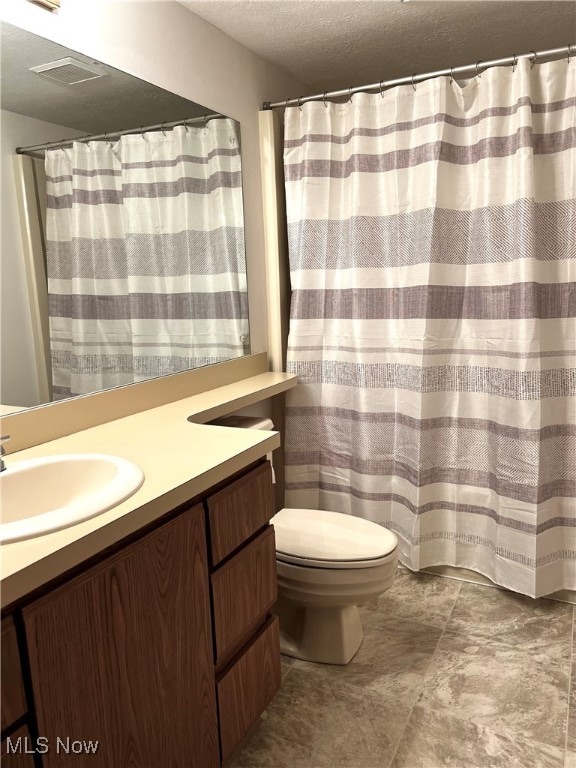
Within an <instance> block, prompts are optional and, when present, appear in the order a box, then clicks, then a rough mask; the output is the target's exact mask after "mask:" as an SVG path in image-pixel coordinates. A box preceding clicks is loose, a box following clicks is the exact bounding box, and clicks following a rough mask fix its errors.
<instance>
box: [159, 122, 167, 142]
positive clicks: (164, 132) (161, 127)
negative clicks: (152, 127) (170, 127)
mask: <svg viewBox="0 0 576 768" xmlns="http://www.w3.org/2000/svg"><path fill="white" fill-rule="evenodd" d="M160 130H161V131H162V136H164V138H166V131H165V130H164V123H160Z"/></svg>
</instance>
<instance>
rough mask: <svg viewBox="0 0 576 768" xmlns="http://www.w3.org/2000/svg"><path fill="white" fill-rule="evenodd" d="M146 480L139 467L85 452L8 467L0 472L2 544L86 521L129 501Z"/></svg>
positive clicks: (0, 536) (9, 464) (0, 542)
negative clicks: (126, 500)
mask: <svg viewBox="0 0 576 768" xmlns="http://www.w3.org/2000/svg"><path fill="white" fill-rule="evenodd" d="M143 482H144V473H143V472H142V470H141V469H140V467H139V466H137V465H136V464H133V463H132V462H130V461H126V459H120V458H118V457H117V456H106V455H104V454H98V453H84V454H72V455H61V456H51V457H48V458H42V459H29V460H28V461H16V462H14V463H13V464H11V463H10V457H9V456H8V457H7V459H6V469H5V470H4V471H3V472H2V473H0V502H1V507H0V519H1V524H0V544H8V543H9V542H12V541H21V540H23V539H31V538H33V537H35V536H42V535H43V534H44V533H49V532H51V531H58V530H60V529H62V528H68V527H69V526H71V525H75V524H76V523H80V522H82V521H83V520H88V519H89V518H91V517H95V516H96V515H100V514H102V512H106V510H108V509H111V508H112V507H115V506H116V505H117V504H120V502H122V501H124V500H125V499H127V498H128V497H129V496H131V495H132V494H133V493H135V492H136V491H137V490H138V488H140V486H141V485H142V483H143Z"/></svg>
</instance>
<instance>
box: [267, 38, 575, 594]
mask: <svg viewBox="0 0 576 768" xmlns="http://www.w3.org/2000/svg"><path fill="white" fill-rule="evenodd" d="M575 53H576V51H575V49H574V46H565V47H562V48H558V49H554V50H547V51H531V52H529V53H526V54H522V55H511V56H510V57H507V58H505V59H499V60H495V61H490V62H478V63H476V64H473V65H470V66H462V67H454V68H448V69H446V70H443V71H440V72H434V73H427V74H423V75H412V76H411V77H407V78H403V79H401V80H395V81H392V82H382V83H377V84H373V85H370V86H366V87H363V88H354V89H352V88H350V89H345V90H343V91H338V92H334V93H326V94H319V95H316V96H310V97H304V98H301V99H293V100H288V101H287V102H286V103H284V102H282V103H275V104H268V105H265V110H264V111H263V112H262V113H261V136H262V142H263V147H264V149H265V150H266V151H267V152H268V154H269V155H270V156H273V157H274V159H275V163H276V165H275V167H274V162H272V163H270V165H269V167H268V169H267V172H265V173H264V182H265V185H266V184H268V191H269V192H270V191H272V192H275V193H276V197H275V202H276V206H277V208H276V213H277V214H278V216H279V217H281V216H282V215H284V216H285V219H286V223H287V224H286V225H287V241H288V253H289V278H288V276H286V279H287V280H288V279H289V289H290V296H291V298H290V319H289V323H288V321H286V325H285V328H284V331H285V334H284V336H285V338H286V339H287V348H286V366H287V368H286V369H287V371H288V372H290V373H295V374H297V375H298V377H299V382H300V383H299V386H298V387H297V388H296V389H295V390H293V392H291V393H290V395H289V397H288V401H287V410H286V434H285V471H286V506H288V507H296V508H310V509H326V510H331V511H334V512H343V513H347V514H352V515H357V516H359V517H363V518H366V519H369V520H372V521H375V522H377V523H379V524H381V525H383V526H385V527H387V528H389V529H390V530H392V531H394V532H395V533H396V534H397V536H398V538H399V540H400V560H401V562H402V563H403V564H404V565H405V566H407V567H408V568H410V569H412V570H415V571H417V570H421V569H428V568H438V567H441V566H449V567H452V568H464V569H467V571H474V572H475V573H476V574H479V575H481V576H483V577H486V578H488V579H489V580H490V581H491V582H493V583H495V584H497V585H500V586H503V587H506V588H508V589H510V590H513V591H515V592H520V593H523V594H525V595H529V596H532V597H539V596H542V595H550V594H552V593H557V592H559V591H562V590H570V591H574V590H576V56H574V54H575ZM282 112H283V113H284V126H283V129H282V126H281V124H280V113H282ZM265 194H266V186H265ZM283 195H285V208H284V202H283V200H282V197H283ZM273 247H277V244H276V243H273ZM278 247H279V246H278ZM277 279H278V283H279V284H281V283H282V279H283V276H282V273H281V271H280V272H279V274H278V276H277ZM571 597H573V595H572V596H571Z"/></svg>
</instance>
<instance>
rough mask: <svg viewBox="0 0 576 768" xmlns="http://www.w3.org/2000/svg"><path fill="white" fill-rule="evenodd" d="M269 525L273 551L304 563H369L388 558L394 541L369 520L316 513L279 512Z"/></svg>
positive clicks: (315, 511)
mask: <svg viewBox="0 0 576 768" xmlns="http://www.w3.org/2000/svg"><path fill="white" fill-rule="evenodd" d="M271 522H272V523H273V524H274V530H275V532H276V551H277V552H282V553H284V554H286V555H293V556H296V557H302V558H306V559H314V560H331V561H333V562H337V561H352V560H370V559H372V558H374V559H376V558H380V557H383V556H384V555H388V554H390V552H393V551H394V549H396V546H397V544H398V539H397V537H396V535H395V534H393V533H392V531H389V530H387V529H386V528H383V527H382V526H381V525H378V524H377V523H373V522H371V521H370V520H363V519H362V518H360V517H354V516H353V515H343V514H341V513H339V512H327V511H325V510H321V509H320V510H319V509H281V510H280V512H278V513H277V514H276V515H274V517H273V518H272V520H271Z"/></svg>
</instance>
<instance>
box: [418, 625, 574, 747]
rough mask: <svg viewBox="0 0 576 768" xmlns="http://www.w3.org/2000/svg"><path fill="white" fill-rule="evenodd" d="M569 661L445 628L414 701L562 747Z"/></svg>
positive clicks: (564, 730)
mask: <svg viewBox="0 0 576 768" xmlns="http://www.w3.org/2000/svg"><path fill="white" fill-rule="evenodd" d="M568 682H569V662H568V661H566V660H560V661H557V660H555V659H553V658H552V659H548V658H546V657H545V655H538V656H535V655H534V654H532V655H530V654H526V653H523V652H522V650H521V648H520V647H511V646H507V645H504V644H501V643H499V642H490V641H487V640H484V641H483V642H477V640H476V638H475V637H474V636H472V637H469V636H467V635H464V634H462V633H457V632H448V631H446V632H445V633H444V635H443V636H442V638H441V640H440V642H439V643H438V647H437V649H436V652H435V653H434V658H433V660H432V663H431V665H430V669H429V671H428V674H427V676H426V680H425V683H424V686H423V689H422V693H421V695H420V697H419V701H418V703H419V704H421V705H422V706H424V707H427V708H428V709H434V710H444V711H446V712H447V713H450V712H452V713H455V714H457V715H458V717H459V718H460V719H462V720H468V721H470V722H471V723H475V724H476V725H482V726H486V727H488V728H491V729H493V730H495V731H497V732H500V731H506V732H507V733H515V734H516V736H517V737H518V738H520V737H523V738H527V739H531V740H533V741H537V742H542V743H543V744H549V745H552V746H554V747H562V748H563V747H564V742H565V734H566V714H567V703H568Z"/></svg>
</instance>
